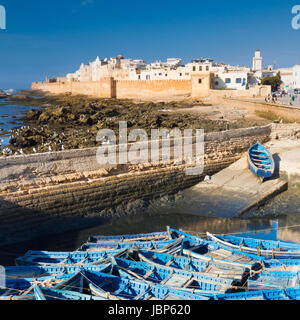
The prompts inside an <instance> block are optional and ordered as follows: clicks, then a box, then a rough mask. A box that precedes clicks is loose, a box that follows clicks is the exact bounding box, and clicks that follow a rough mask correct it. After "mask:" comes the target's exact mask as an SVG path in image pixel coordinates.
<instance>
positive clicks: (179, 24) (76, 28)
mask: <svg viewBox="0 0 300 320" xmlns="http://www.w3.org/2000/svg"><path fill="white" fill-rule="evenodd" d="M295 4H300V0H299V1H297V0H293V1H290V0H284V1H283V0H265V1H264V0H261V1H258V0H251V1H250V0H249V1H242V0H240V1H236V0H227V1H224V0H222V1H218V0H215V1H208V0H207V1H202V0H195V1H194V0H185V1H182V0H181V1H177V0H159V1H158V0H122V1H119V0H114V1H107V0H106V1H102V0H51V1H50V0H43V1H42V0H26V1H21V0H0V5H4V6H5V7H6V10H7V30H5V31H3V30H0V88H19V89H20V88H29V87H30V83H31V81H35V80H43V79H44V78H45V76H46V75H49V76H62V75H65V74H66V73H68V72H73V71H75V70H76V69H77V68H78V67H79V65H80V63H81V62H84V63H88V62H89V61H92V60H94V59H95V58H96V56H97V55H99V56H100V57H101V58H104V57H108V58H109V57H111V56H115V55H117V54H123V55H124V56H125V57H132V58H143V59H145V60H147V61H149V62H150V61H153V60H156V59H166V58H167V57H180V58H182V59H183V61H184V62H188V61H189V60H191V59H192V58H197V57H200V56H201V57H211V58H213V59H214V60H216V61H219V62H225V63H230V64H240V65H250V64H251V59H252V56H253V54H254V51H255V50H256V49H258V48H259V49H261V50H262V54H263V58H264V64H265V65H267V64H272V63H273V62H274V60H276V62H277V66H281V67H283V66H292V65H294V64H300V30H298V31H296V30H293V29H292V27H291V19H292V14H291V9H292V7H293V6H294V5H295Z"/></svg>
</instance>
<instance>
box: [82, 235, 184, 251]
mask: <svg viewBox="0 0 300 320" xmlns="http://www.w3.org/2000/svg"><path fill="white" fill-rule="evenodd" d="M183 240H184V237H180V238H178V239H172V240H165V241H132V242H105V241H103V242H97V243H90V242H88V243H85V244H84V245H82V247H81V250H83V251H87V250H89V251H90V250H94V251H97V250H98V251H99V250H100V249H103V250H108V249H126V248H132V247H136V248H139V249H145V250H159V251H162V252H177V251H178V249H180V248H181V245H182V242H183Z"/></svg>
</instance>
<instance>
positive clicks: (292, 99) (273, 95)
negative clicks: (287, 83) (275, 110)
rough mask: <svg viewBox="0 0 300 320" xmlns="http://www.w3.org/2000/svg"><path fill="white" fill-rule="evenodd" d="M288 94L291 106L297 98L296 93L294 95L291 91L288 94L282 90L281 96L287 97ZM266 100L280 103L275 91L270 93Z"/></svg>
mask: <svg viewBox="0 0 300 320" xmlns="http://www.w3.org/2000/svg"><path fill="white" fill-rule="evenodd" d="M287 95H288V97H289V101H290V106H292V105H294V102H295V99H296V98H295V95H293V94H291V93H289V94H287V93H285V92H281V93H280V94H279V97H280V98H283V97H286V96H287ZM265 102H267V103H278V96H277V95H276V94H275V93H273V94H272V95H271V94H268V97H266V98H265Z"/></svg>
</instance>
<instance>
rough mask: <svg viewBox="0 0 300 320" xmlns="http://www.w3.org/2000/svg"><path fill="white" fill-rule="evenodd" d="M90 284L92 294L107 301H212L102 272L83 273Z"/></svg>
mask: <svg viewBox="0 0 300 320" xmlns="http://www.w3.org/2000/svg"><path fill="white" fill-rule="evenodd" d="M82 274H83V276H84V278H85V279H86V280H87V281H88V282H89V287H90V290H91V293H92V294H94V295H96V296H100V297H103V298H107V299H114V300H115V299H118V298H121V299H126V300H153V299H155V300H157V299H159V300H210V299H211V298H210V296H207V295H200V294H199V295H198V294H193V293H190V292H187V291H184V290H182V291H181V290H177V289H174V288H171V287H166V286H164V285H161V284H153V283H147V282H145V281H141V280H137V279H136V280H133V279H127V278H122V277H117V276H114V275H109V274H104V273H101V272H93V271H86V270H84V271H83V272H82Z"/></svg>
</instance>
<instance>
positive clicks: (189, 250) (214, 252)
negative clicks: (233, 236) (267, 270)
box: [170, 229, 264, 265]
mask: <svg viewBox="0 0 300 320" xmlns="http://www.w3.org/2000/svg"><path fill="white" fill-rule="evenodd" d="M170 232H171V234H172V236H181V237H184V243H183V246H182V251H181V253H183V252H185V253H186V254H193V253H199V254H200V255H203V256H204V255H205V256H207V257H211V258H213V259H219V260H226V261H227V262H228V263H230V262H233V263H237V262H239V263H247V264H252V265H253V264H256V265H257V262H259V261H262V260H263V259H264V258H263V257H261V256H259V255H257V254H254V253H249V252H244V251H241V250H239V248H237V247H231V246H224V245H222V244H221V243H219V242H216V241H211V240H204V239H203V238H201V237H198V236H194V235H190V234H188V233H186V232H183V231H179V230H175V229H170Z"/></svg>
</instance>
